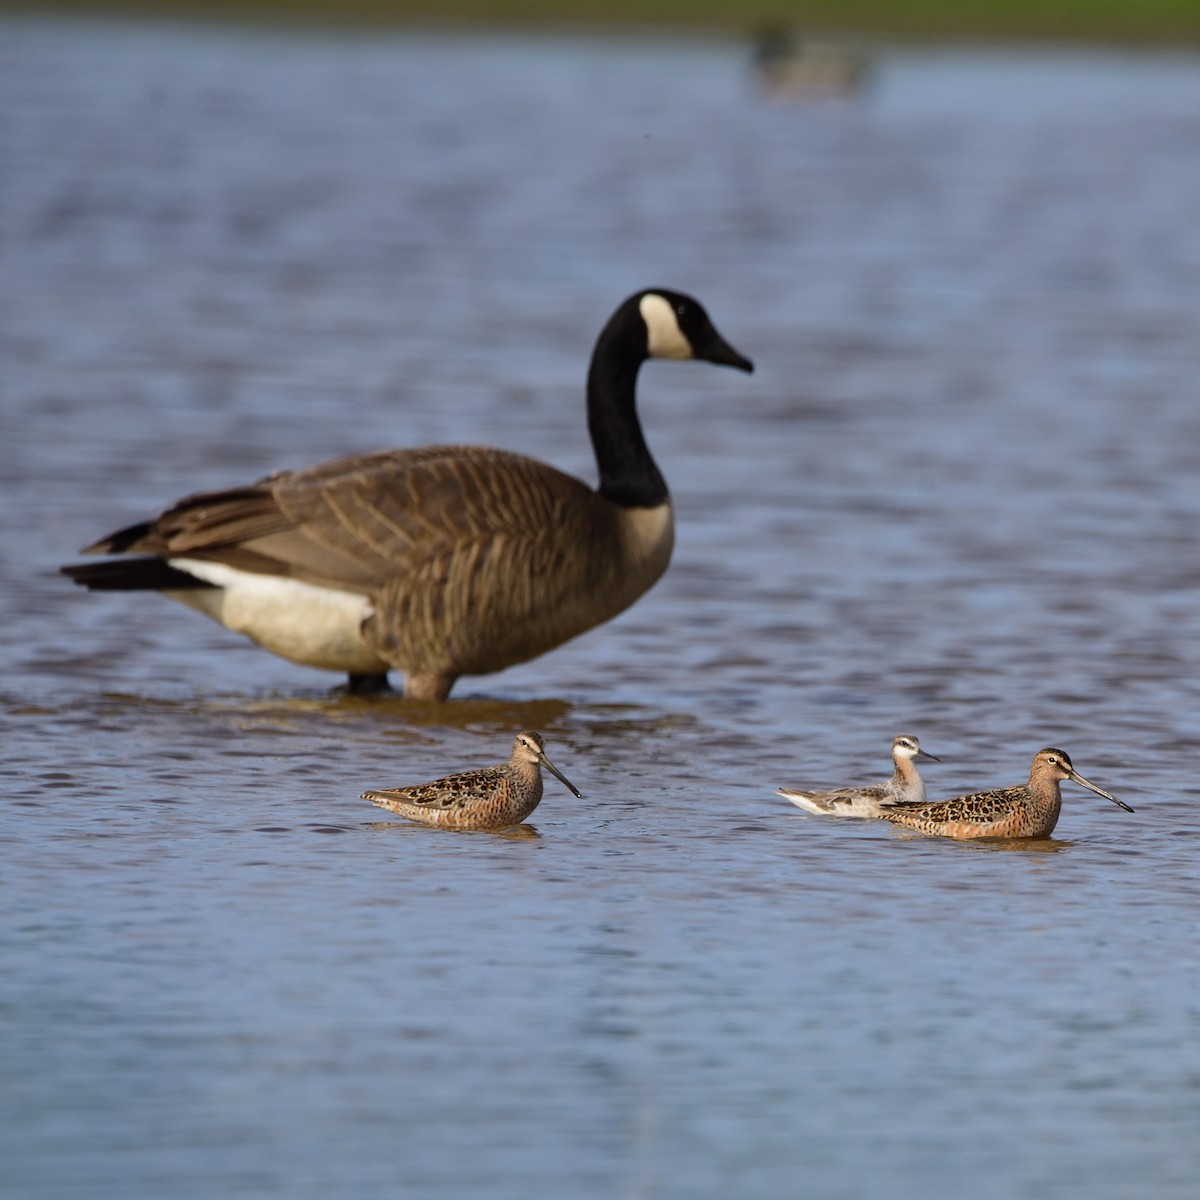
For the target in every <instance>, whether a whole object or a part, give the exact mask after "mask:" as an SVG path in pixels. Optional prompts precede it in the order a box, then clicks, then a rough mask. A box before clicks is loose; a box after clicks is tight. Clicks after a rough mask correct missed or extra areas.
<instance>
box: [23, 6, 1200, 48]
mask: <svg viewBox="0 0 1200 1200" xmlns="http://www.w3.org/2000/svg"><path fill="white" fill-rule="evenodd" d="M0 11H10V12H12V11H24V12H29V13H41V14H46V13H50V12H65V11H75V12H86V13H90V14H93V15H97V16H100V15H137V16H146V17H155V16H157V17H185V18H189V19H193V18H206V17H208V18H214V19H220V20H250V21H264V20H266V21H299V22H305V23H311V22H320V23H329V24H375V25H405V24H420V25H436V26H451V27H454V26H491V27H505V26H510V27H511V26H515V27H523V28H529V27H542V28H550V29H555V28H558V29H562V28H580V27H587V28H595V29H599V30H603V29H606V28H609V29H626V28H630V27H633V28H638V27H642V28H691V29H712V30H729V31H737V32H744V31H748V30H753V29H755V28H757V27H759V26H763V25H766V24H769V23H778V24H784V25H788V26H791V27H794V28H796V29H799V30H808V31H812V32H814V33H845V34H855V35H859V36H865V37H881V38H885V37H922V38H925V37H932V38H963V37H975V38H1034V39H1063V40H1080V39H1082V40H1089V41H1108V42H1143V43H1144V42H1158V43H1180V44H1192V45H1195V44H1200V0H959V2H958V3H955V2H954V0H854V2H847V0H794V2H792V3H788V2H786V0H444V2H443V3H440V4H439V3H436V2H432V0H241V2H238V0H94V2H92V3H88V2H87V0H61V2H56V0H24V2H22V0H0Z"/></svg>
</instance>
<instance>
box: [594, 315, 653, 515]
mask: <svg viewBox="0 0 1200 1200" xmlns="http://www.w3.org/2000/svg"><path fill="white" fill-rule="evenodd" d="M646 357H647V346H646V333H645V326H644V325H643V324H642V322H641V321H640V320H637V321H633V322H629V323H628V324H624V323H622V324H618V323H617V322H616V321H614V322H611V323H610V324H609V325H608V327H607V328H605V330H604V332H603V333H601V335H600V338H599V340H598V341H597V342H596V349H595V350H594V351H593V353H592V365H591V367H590V368H589V370H588V383H587V411H588V430H589V431H590V433H591V435H592V447H593V449H594V450H595V452H596V466H597V467H598V468H599V471H600V487H599V492H600V495H602V496H605V497H607V498H608V499H609V500H611V501H613V503H614V504H619V505H621V507H622V508H657V507H658V506H659V505H660V504H663V503H665V502H666V500H667V499H668V492H667V484H666V481H665V480H664V479H663V477H662V473H661V472H660V471H659V469H658V466H657V464H656V463H655V461H654V459H653V458H652V457H651V454H650V448H649V447H648V446H647V445H646V439H645V437H644V436H643V434H642V425H641V422H640V421H639V420H638V414H637V377H638V370H639V369H640V368H641V365H642V363H643V362H645V360H646Z"/></svg>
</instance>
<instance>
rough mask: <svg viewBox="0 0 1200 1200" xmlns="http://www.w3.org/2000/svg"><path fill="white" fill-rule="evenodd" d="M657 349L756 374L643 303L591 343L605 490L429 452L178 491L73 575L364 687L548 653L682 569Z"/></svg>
mask: <svg viewBox="0 0 1200 1200" xmlns="http://www.w3.org/2000/svg"><path fill="white" fill-rule="evenodd" d="M649 358H661V359H702V360H704V361H706V362H711V363H720V364H723V365H725V366H730V367H737V368H738V369H739V370H742V371H752V370H753V369H754V366H753V364H752V363H751V362H750V360H749V359H748V358H743V357H742V356H741V355H740V354H739V353H738V352H737V351H736V350H734V349H733V347H732V346H730V345H729V344H728V343H727V342H726V341H725V340H724V338H722V337H721V335H720V334H719V333H718V332H717V331H716V329H715V328H714V327H713V324H712V322H711V321H710V320H709V318H708V314H707V313H706V312H705V311H704V308H703V307H702V306H701V305H700V304H699V303H698V302H697V301H695V300H693V299H692V298H691V297H690V296H684V295H681V294H680V293H679V292H671V291H665V290H650V291H644V292H638V293H637V294H636V295H633V296H630V297H629V299H628V300H626V301H625V302H624V303H623V304H622V305H621V306H620V307H619V308H618V309H617V310H616V312H615V313H613V315H612V317H611V318H610V319H609V321H608V323H607V324H606V325H605V326H604V329H603V330H602V331H601V333H600V337H599V339H598V340H597V342H596V346H595V350H594V351H593V353H592V361H591V367H590V369H589V371H588V380H587V419H588V429H589V431H590V433H591V438H592V446H593V449H594V451H595V454H596V465H597V467H598V468H599V476H600V483H599V487H598V488H596V489H595V490H593V489H592V488H590V487H589V486H588V485H587V484H585V483H583V482H581V481H580V480H578V479H575V478H574V477H572V476H570V475H565V474H563V473H562V472H561V471H558V470H556V469H555V468H554V467H551V466H548V465H547V464H546V463H542V462H539V461H537V460H536V459H533V458H527V457H525V456H524V455H522V454H514V453H512V452H510V451H506V450H495V449H491V448H488V447H480V446H428V447H425V448H424V449H420V450H385V451H380V452H378V453H374V454H360V455H355V456H353V457H350V458H342V459H336V460H334V461H333V462H328V463H323V464H321V465H320V466H316V467H310V468H308V469H307V470H303V471H282V472H279V473H278V474H275V475H269V476H267V477H266V478H265V479H262V480H260V481H259V482H257V483H253V484H250V485H249V486H246V487H239V488H232V489H230V490H229V491H220V492H205V493H201V494H198V495H194V496H189V497H187V498H186V499H184V500H181V501H179V503H178V504H176V505H175V506H174V507H173V508H171V509H169V510H168V511H167V512H165V513H163V514H162V515H161V516H159V517H156V518H154V519H153V520H151V521H145V522H142V523H141V524H138V525H131V526H130V527H129V528H127V529H122V530H119V531H118V532H116V533H114V534H110V535H109V536H108V537H106V538H102V539H101V540H100V541H98V542H96V543H95V544H93V545H91V546H88V547H87V548H86V549H85V550H84V551H83V553H85V554H127V555H139V556H140V557H134V558H124V559H115V560H110V561H107V562H101V563H81V564H73V565H71V566H67V567H63V568H62V570H63V573H64V574H66V575H68V576H70V577H71V578H72V579H73V580H74V581H75V582H76V583H79V584H81V585H83V586H85V587H88V588H91V589H93V590H97V591H146V590H150V591H159V592H162V593H163V595H165V596H168V597H169V598H170V599H172V600H177V601H179V602H180V603H182V604H186V605H188V606H189V607H190V608H194V609H196V610H197V611H199V612H201V613H203V614H204V615H205V616H208V617H211V618H213V620H215V621H219V622H220V623H221V624H222V625H225V626H226V627H227V628H229V629H232V630H235V631H236V632H238V633H244V634H245V635H246V636H247V637H249V638H251V639H252V640H254V641H255V642H257V643H258V644H259V645H261V646H263V647H264V648H266V649H267V650H270V651H272V652H273V653H275V654H278V655H280V656H282V657H283V658H287V659H290V660H291V661H293V662H297V663H303V664H306V665H308V666H312V667H320V668H323V669H325V670H330V671H344V672H345V673H346V674H347V675H348V676H349V681H350V684H349V686H350V689H351V690H352V691H364V692H365V691H379V690H383V689H386V687H387V673H388V671H389V669H393V668H394V669H396V670H398V671H403V672H404V674H405V684H404V694H405V695H406V696H410V697H412V698H414V699H418V700H444V699H445V698H446V696H448V695H449V693H450V689H451V688H452V687H453V686H454V682H455V680H456V679H458V678H459V676H461V675H486V674H490V673H491V672H494V671H500V670H503V669H504V668H505V667H510V666H512V665H514V664H515V663H520V662H525V661H527V660H528V659H531V658H536V657H537V656H538V655H539V654H544V653H545V652H546V651H547V650H551V649H553V648H554V647H555V646H559V645H561V644H562V643H563V642H565V641H568V640H569V639H570V638H573V637H576V636H577V635H578V634H581V633H583V632H585V631H586V630H588V629H591V628H593V627H594V626H596V625H599V624H601V623H602V622H604V621H607V620H609V619H610V618H612V617H615V616H616V615H617V614H618V613H619V612H621V611H622V610H624V609H626V608H628V607H629V606H630V605H631V604H632V603H633V602H634V601H635V600H636V599H637V598H638V597H639V596H641V595H642V593H643V592H645V591H646V590H647V589H648V588H650V587H651V586H652V585H653V584H654V583H655V582H656V581H657V580H658V578H659V577H660V576H661V575H662V573H663V572H664V571H665V570H666V568H667V563H668V562H669V561H670V558H671V550H672V547H673V545H674V541H675V522H674V515H673V511H672V507H671V497H670V494H669V493H668V491H667V485H666V483H665V481H664V480H663V477H662V475H661V474H660V473H659V470H658V467H657V465H656V464H655V462H654V459H653V458H652V457H651V454H650V450H649V448H648V447H647V445H646V441H645V438H644V437H643V435H642V426H641V422H640V421H639V420H638V414H637V408H636V383H637V376H638V371H639V370H640V368H641V365H642V363H644V362H645V361H646V360H647V359H649Z"/></svg>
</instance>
